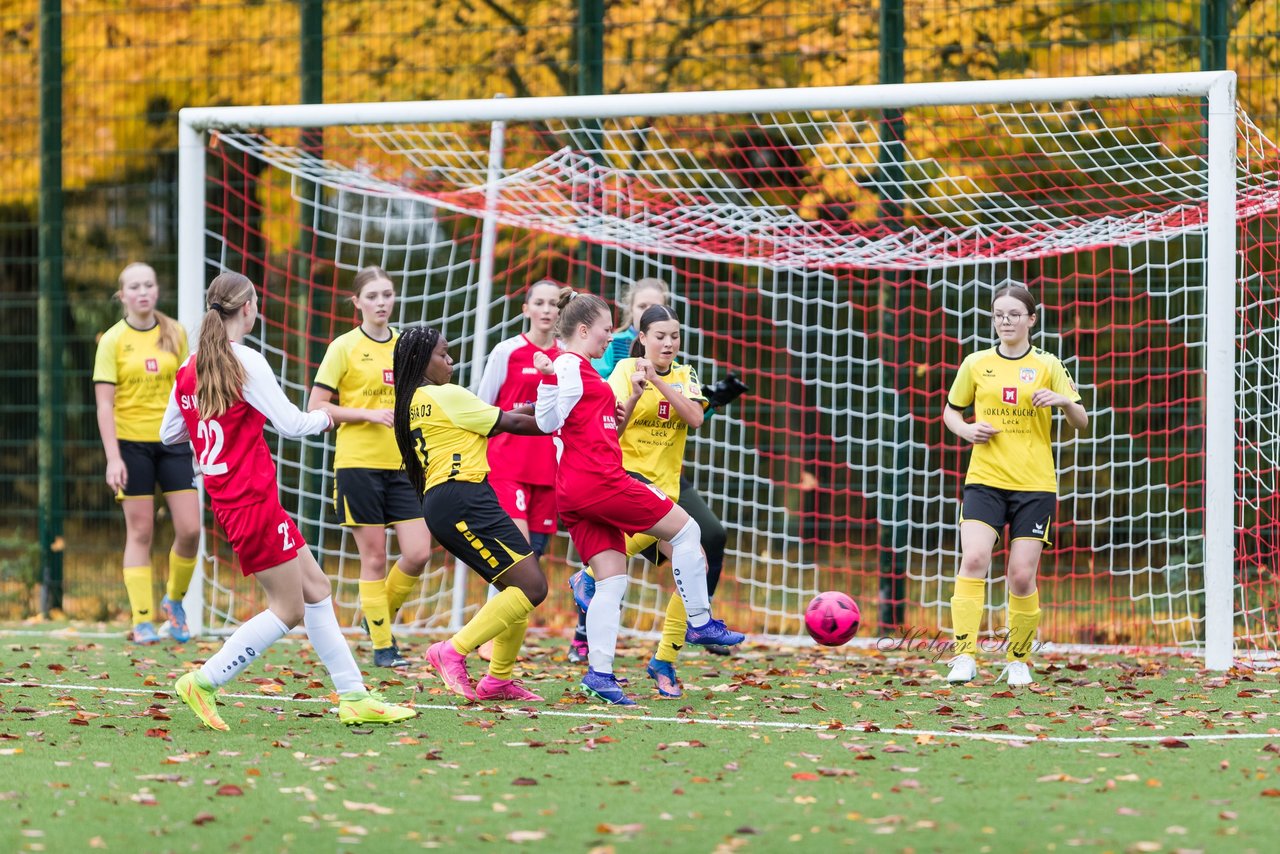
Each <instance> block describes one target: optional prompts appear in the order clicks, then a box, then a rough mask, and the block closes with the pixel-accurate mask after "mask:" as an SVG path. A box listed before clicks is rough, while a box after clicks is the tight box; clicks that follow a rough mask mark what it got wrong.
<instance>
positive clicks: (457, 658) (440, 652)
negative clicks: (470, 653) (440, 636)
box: [427, 640, 476, 700]
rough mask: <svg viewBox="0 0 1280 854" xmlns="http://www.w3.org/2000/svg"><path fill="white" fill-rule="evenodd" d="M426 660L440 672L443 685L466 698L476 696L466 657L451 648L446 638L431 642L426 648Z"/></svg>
mask: <svg viewBox="0 0 1280 854" xmlns="http://www.w3.org/2000/svg"><path fill="white" fill-rule="evenodd" d="M427 661H429V662H431V666H432V667H434V668H435V669H436V672H437V673H439V674H440V678H441V679H443V680H444V684H445V687H446V688H448V689H449V690H450V691H452V692H453V693H455V694H461V695H462V696H464V697H466V698H467V699H468V700H474V699H475V698H476V686H475V683H474V682H472V681H471V674H470V673H468V672H467V657H466V656H465V655H463V654H462V653H460V652H458V651H457V650H456V649H454V648H453V644H452V643H450V642H449V641H447V640H442V641H440V642H439V643H433V644H432V645H431V646H430V648H428V649H427Z"/></svg>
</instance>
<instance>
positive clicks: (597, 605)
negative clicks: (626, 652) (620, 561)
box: [587, 574, 627, 673]
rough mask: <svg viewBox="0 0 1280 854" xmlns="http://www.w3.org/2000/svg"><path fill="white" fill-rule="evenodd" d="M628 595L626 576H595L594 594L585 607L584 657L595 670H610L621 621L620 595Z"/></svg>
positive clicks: (611, 669) (601, 671)
mask: <svg viewBox="0 0 1280 854" xmlns="http://www.w3.org/2000/svg"><path fill="white" fill-rule="evenodd" d="M626 595H627V576H626V575H625V574H624V575H615V576H613V577H612V578H604V579H599V578H597V579H596V595H595V596H593V597H592V598H591V606H590V607H589V608H587V646H589V647H590V652H589V653H588V654H587V661H588V662H589V663H590V665H591V669H592V670H594V671H595V672H596V673H612V672H613V654H614V652H616V651H617V647H618V627H619V626H620V625H621V624H622V598H623V597H624V596H626Z"/></svg>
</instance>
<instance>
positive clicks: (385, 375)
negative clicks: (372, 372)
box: [382, 368, 396, 385]
mask: <svg viewBox="0 0 1280 854" xmlns="http://www.w3.org/2000/svg"><path fill="white" fill-rule="evenodd" d="M382 383H383V385H395V384H396V375H395V372H394V371H392V370H391V369H390V368H383V370H382Z"/></svg>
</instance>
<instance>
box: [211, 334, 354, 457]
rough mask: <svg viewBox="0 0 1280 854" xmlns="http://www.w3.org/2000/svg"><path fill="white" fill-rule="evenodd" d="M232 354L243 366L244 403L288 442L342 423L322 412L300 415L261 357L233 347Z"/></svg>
mask: <svg viewBox="0 0 1280 854" xmlns="http://www.w3.org/2000/svg"><path fill="white" fill-rule="evenodd" d="M235 352H236V355H237V356H239V357H240V363H241V364H242V365H244V373H245V379H244V389H243V390H242V392H241V394H242V395H243V396H244V401H245V403H247V404H249V405H250V406H252V407H253V408H254V409H256V410H258V411H259V412H261V413H262V414H263V415H265V416H267V420H268V421H270V422H271V426H272V427H274V428H275V430H276V432H278V433H279V434H280V435H282V436H284V437H285V438H287V439H301V438H302V437H303V436H314V435H315V434H317V433H323V432H325V431H326V430H330V429H332V428H333V425H334V424H336V423H340V422H341V421H342V420H343V419H341V418H339V417H335V416H334V415H332V414H330V413H329V412H326V411H324V410H323V409H318V410H316V411H315V412H303V411H302V410H301V409H299V408H298V407H296V406H294V405H293V403H291V402H290V401H289V398H288V397H286V396H285V393H284V390H283V389H281V388H280V385H279V383H277V382H276V378H275V375H274V374H272V373H271V366H270V365H268V364H267V360H266V359H264V358H262V354H261V353H256V352H254V351H253V350H249V349H247V348H245V347H236V348H235Z"/></svg>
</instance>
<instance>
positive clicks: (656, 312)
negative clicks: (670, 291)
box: [631, 303, 680, 359]
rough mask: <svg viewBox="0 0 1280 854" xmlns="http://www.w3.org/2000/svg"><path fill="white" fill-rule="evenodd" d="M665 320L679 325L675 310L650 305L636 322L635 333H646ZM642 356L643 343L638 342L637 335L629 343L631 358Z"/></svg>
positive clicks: (678, 317) (638, 337)
mask: <svg viewBox="0 0 1280 854" xmlns="http://www.w3.org/2000/svg"><path fill="white" fill-rule="evenodd" d="M665 320H674V321H675V322H676V323H679V322H680V316H679V315H678V314H676V310H675V309H674V308H672V307H671V306H669V305H664V304H662V303H658V304H657V305H651V306H649V307H648V308H646V309H645V310H644V314H643V315H641V316H640V318H639V319H638V320H637V321H636V332H637V333H640V332H648V331H649V327H650V326H652V325H653V324H655V323H662V322H663V321H665ZM643 355H644V342H643V341H641V340H640V336H639V335H638V334H637V335H636V337H635V338H634V339H633V340H632V341H631V357H632V358H634V359H638V358H640V357H641V356H643ZM676 355H677V356H679V355H680V354H679V353H677V354H676Z"/></svg>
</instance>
